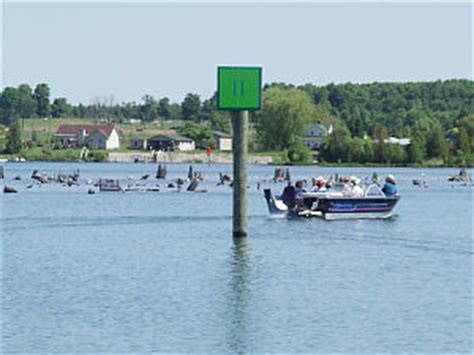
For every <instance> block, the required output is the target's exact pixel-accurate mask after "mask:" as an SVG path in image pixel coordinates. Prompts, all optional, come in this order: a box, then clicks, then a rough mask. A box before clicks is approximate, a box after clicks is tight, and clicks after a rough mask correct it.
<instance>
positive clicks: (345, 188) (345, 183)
mask: <svg viewBox="0 0 474 355" xmlns="http://www.w3.org/2000/svg"><path fill="white" fill-rule="evenodd" d="M341 182H342V190H341V191H342V193H343V194H344V195H349V194H350V192H351V178H350V177H349V176H346V177H344V178H343V179H342V181H341Z"/></svg>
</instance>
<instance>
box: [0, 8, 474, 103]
mask: <svg viewBox="0 0 474 355" xmlns="http://www.w3.org/2000/svg"><path fill="white" fill-rule="evenodd" d="M2 15H3V21H2V24H3V31H2V53H3V56H2V85H3V87H5V86H11V85H14V86H16V85H18V84H20V83H24V82H26V83H29V84H30V85H35V84H36V83H38V82H47V83H48V84H49V85H50V87H51V90H52V96H53V97H58V96H65V97H67V98H68V99H70V101H72V102H74V103H77V102H83V103H90V102H91V100H94V99H97V98H98V97H108V98H110V97H113V100H114V102H122V101H140V100H141V97H142V96H143V95H145V94H150V95H153V96H155V97H163V96H168V97H170V98H171V99H172V100H173V101H180V100H182V98H183V97H184V96H185V95H186V93H188V92H193V93H198V94H200V95H201V96H202V97H204V98H207V97H209V96H210V95H211V94H212V92H213V91H214V90H215V87H216V67H217V66H218V65H223V64H227V65H229V64H232V65H234V64H241V65H261V66H263V69H264V81H265V82H274V81H284V82H289V83H294V84H303V83H308V82H311V83H315V84H327V83H330V82H349V81H350V82H372V81H427V80H437V79H448V78H471V77H472V5H471V4H470V3H468V2H467V3H454V4H453V3H451V4H448V3H426V2H425V3H374V2H372V3H331V4H330V3H296V4H295V3H150V2H149V3H140V4H132V3H122V2H109V3H93V2H82V3H61V2H56V3H39V2H38V3H22V2H9V3H3V8H2Z"/></svg>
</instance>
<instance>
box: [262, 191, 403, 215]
mask: <svg viewBox="0 0 474 355" xmlns="http://www.w3.org/2000/svg"><path fill="white" fill-rule="evenodd" d="M294 191H295V189H294V187H293V186H287V187H286V188H285V190H284V191H283V194H282V195H281V196H273V195H272V192H271V190H270V189H265V190H264V196H265V199H266V201H267V206H268V210H269V211H270V214H272V215H279V216H287V217H321V218H324V219H326V220H335V219H358V218H389V217H390V216H391V215H392V211H393V209H394V207H395V205H396V204H397V202H398V201H399V200H400V196H399V195H395V196H392V197H388V196H385V194H384V193H383V192H382V190H381V189H380V187H379V186H378V185H377V184H371V185H369V186H367V188H365V189H364V194H363V196H358V197H354V196H351V195H350V194H347V193H345V192H344V191H343V190H342V188H340V189H338V188H337V187H336V188H334V189H331V190H328V191H324V192H303V193H301V196H300V198H299V200H297V199H295V193H294Z"/></svg>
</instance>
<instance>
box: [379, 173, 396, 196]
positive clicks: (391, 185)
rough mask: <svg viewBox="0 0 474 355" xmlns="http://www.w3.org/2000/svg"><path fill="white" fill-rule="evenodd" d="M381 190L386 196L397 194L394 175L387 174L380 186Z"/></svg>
mask: <svg viewBox="0 0 474 355" xmlns="http://www.w3.org/2000/svg"><path fill="white" fill-rule="evenodd" d="M382 192H383V193H384V194H385V196H387V197H392V196H395V195H396V194H397V186H396V183H395V177H394V176H393V175H387V177H386V178H385V185H383V187H382Z"/></svg>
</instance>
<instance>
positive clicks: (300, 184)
mask: <svg viewBox="0 0 474 355" xmlns="http://www.w3.org/2000/svg"><path fill="white" fill-rule="evenodd" d="M305 192H306V190H305V181H304V180H298V181H297V182H296V183H295V199H294V201H295V204H302V203H303V200H304V197H303V193H305Z"/></svg>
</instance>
